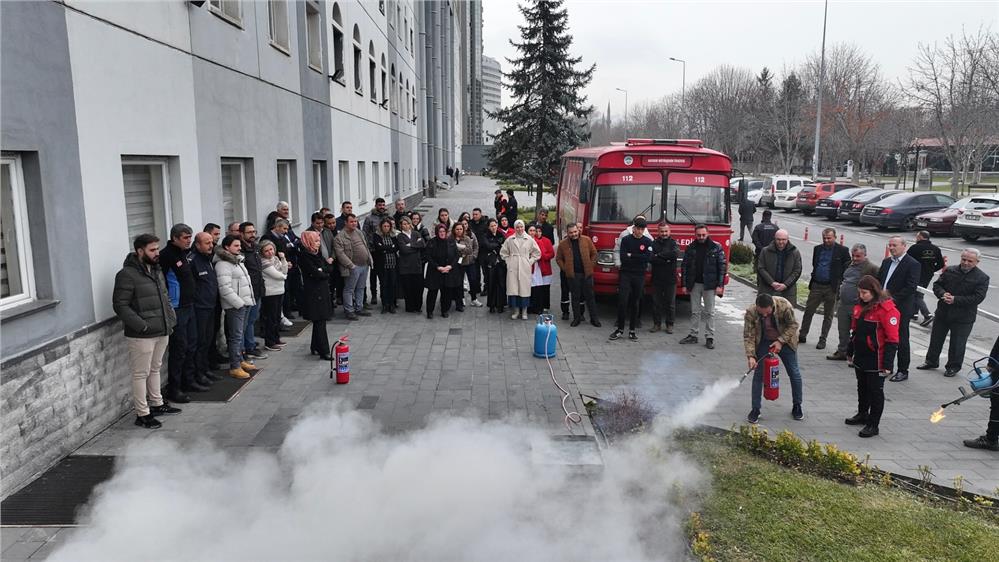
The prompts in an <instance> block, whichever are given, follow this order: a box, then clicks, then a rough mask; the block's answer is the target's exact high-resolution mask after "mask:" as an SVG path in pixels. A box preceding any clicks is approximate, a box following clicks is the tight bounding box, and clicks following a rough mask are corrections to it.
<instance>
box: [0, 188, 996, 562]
mask: <svg viewBox="0 0 999 562" xmlns="http://www.w3.org/2000/svg"><path fill="white" fill-rule="evenodd" d="M494 189H495V185H494V183H493V182H492V181H491V180H488V179H485V178H480V177H476V176H466V177H465V178H463V179H462V182H461V185H460V186H458V187H456V188H455V189H453V190H449V191H442V192H439V193H438V194H437V197H436V198H434V199H427V200H425V201H424V202H423V203H421V204H420V205H419V206H418V208H419V209H420V210H427V211H429V212H428V213H427V220H428V221H429V220H431V219H432V218H433V217H434V216H435V215H436V209H437V208H438V207H442V206H444V207H448V208H449V209H450V210H451V214H452V216H457V215H458V214H459V212H460V211H462V210H471V209H472V208H473V207H481V208H482V209H483V210H484V211H485V212H486V213H487V214H490V213H491V212H492V197H493V196H492V193H493V191H494ZM549 197H550V196H549ZM529 199H530V198H528V197H527V196H526V195H525V197H524V198H523V200H522V201H521V206H522V207H526V206H529V205H531V204H532V201H531V200H529ZM547 203H548V201H546V204H547ZM557 279H558V278H557V276H556V286H553V288H552V295H553V298H552V301H553V302H557V301H558V286H557ZM754 298H755V291H754V290H752V289H750V288H748V287H746V286H744V285H741V284H739V283H737V282H733V283H732V284H730V285H729V289H728V291H727V293H726V295H725V297H724V298H723V299H720V300H719V301H718V305H717V326H716V331H717V333H716V343H717V348H716V349H715V350H713V351H711V350H707V349H706V348H704V347H703V345H692V346H681V345H678V344H677V341H679V339H680V338H682V337H683V336H684V335H685V329H686V328H687V326H688V324H689V305H687V303H686V302H683V301H681V303H680V307H679V319H678V323H677V331H676V333H675V334H672V335H665V334H664V333H657V334H649V333H648V332H647V328H649V327H650V326H649V320H648V318H647V317H646V319H645V322H646V323H645V329H646V330H643V331H642V332H640V335H639V341H638V342H637V343H636V342H629V341H627V340H626V339H625V340H619V341H616V342H609V341H608V340H607V336H608V335H609V334H610V332H611V330H612V329H613V326H612V324H613V317H614V304H613V302H611V301H602V302H601V303H600V304H599V305H598V307H599V310H598V313H599V315H600V318H601V320H602V321H603V323H604V326H603V327H602V328H594V327H591V326H589V325H588V324H587V323H584V324H583V325H581V326H580V327H577V328H570V327H569V326H568V323H567V322H560V323H559V344H560V349H559V353H558V357H557V358H556V359H555V360H554V361H553V365H554V369H555V372H556V374H557V376H558V377H559V380H560V382H562V384H563V386H566V387H567V389H568V390H569V391H570V394H571V396H570V400H569V405H570V410H578V411H581V412H582V411H583V403H582V399H581V398H580V394H581V393H582V394H588V395H594V396H601V397H613V396H614V395H615V394H616V393H618V392H620V391H621V390H623V389H634V390H636V391H638V392H639V393H640V394H641V395H642V396H644V397H645V398H646V399H648V400H649V401H650V402H652V403H653V404H654V405H656V406H657V407H659V408H660V409H662V410H663V411H667V412H668V411H671V410H672V409H674V408H676V407H677V406H679V405H680V404H682V403H683V402H685V401H687V400H689V399H690V398H692V397H694V396H696V395H698V394H699V393H700V392H701V391H702V390H703V389H704V388H705V387H707V386H708V385H710V384H711V383H712V382H714V381H716V380H718V379H721V378H724V377H733V376H739V375H740V374H741V373H742V372H744V371H745V369H746V365H745V358H744V357H743V352H742V343H741V337H742V313H743V312H742V311H743V310H744V309H745V307H746V306H748V305H749V303H751V302H752V300H753V299H754ZM799 314H800V312H799ZM328 330H329V334H330V338H331V340H332V339H334V338H335V337H338V336H340V335H341V334H343V333H348V334H349V335H350V341H351V344H350V345H351V371H352V378H351V382H350V384H348V385H336V384H334V382H333V381H331V380H330V378H329V363H326V362H322V361H318V360H316V359H315V358H314V357H311V356H309V355H308V353H307V351H308V341H309V332H308V331H307V330H306V332H305V333H303V334H302V335H300V336H298V337H296V338H288V341H289V345H288V346H287V348H286V349H285V351H282V352H280V353H273V354H271V357H270V358H268V359H267V360H264V361H261V362H260V365H261V366H262V367H264V368H265V369H264V370H263V371H262V372H261V373H260V374H259V375H258V376H257V377H256V378H255V379H254V380H253V381H251V382H250V383H249V384H247V385H246V386H245V387H244V389H243V390H242V392H241V393H240V394H239V395H238V396H237V397H236V399H234V400H233V401H232V402H229V403H225V404H222V403H200V404H186V405H184V413H183V414H181V415H179V416H172V417H169V418H164V419H163V428H162V429H160V430H157V431H148V430H143V429H140V428H137V427H136V426H135V425H133V423H132V422H133V418H132V416H131V415H129V416H125V417H124V418H122V419H121V420H120V421H119V422H118V423H116V424H114V425H113V426H111V427H110V428H108V429H107V430H105V431H104V432H102V433H101V434H99V435H98V436H96V437H94V438H93V439H92V440H90V441H89V442H88V443H86V444H85V445H84V446H82V447H81V448H80V449H79V450H78V451H76V453H75V454H91V455H117V454H120V453H121V452H122V451H123V450H124V448H125V446H126V444H127V443H129V442H130V441H134V440H142V439H147V438H149V437H151V436H153V435H156V436H158V437H164V436H165V437H168V438H171V439H176V440H179V441H183V442H189V441H192V440H194V439H198V438H207V439H210V440H211V441H212V442H214V443H215V444H216V445H217V446H219V447H222V448H225V449H228V450H232V451H234V452H238V451H239V450H244V451H248V450H254V449H262V450H276V449H277V447H278V446H279V445H280V443H281V441H282V440H283V438H284V436H285V434H286V433H287V431H288V429H289V428H290V427H291V426H292V425H293V424H294V422H295V419H296V417H298V416H299V415H301V414H302V412H303V411H304V410H306V409H307V408H308V407H309V405H310V404H312V403H314V402H316V401H323V400H327V399H330V398H343V399H345V400H347V401H349V402H350V403H352V404H355V407H357V408H358V409H363V410H366V411H367V412H369V413H370V414H371V415H372V416H373V417H374V418H375V419H376V420H378V421H379V422H380V423H381V424H382V425H383V427H384V428H385V430H386V431H390V432H401V431H409V430H413V429H416V428H419V427H422V426H424V425H425V424H426V422H427V420H428V418H429V417H430V416H433V415H448V414H472V415H477V416H480V417H482V418H501V417H504V416H508V415H514V416H523V417H524V418H526V419H528V420H530V421H532V422H534V423H537V424H539V425H541V426H543V427H546V428H548V429H549V431H550V432H551V433H552V434H553V435H559V434H566V433H568V432H567V430H566V428H565V426H564V422H563V418H564V413H563V411H562V407H561V398H562V396H561V394H560V393H559V392H558V390H557V389H556V388H555V387H554V386H553V385H552V383H551V380H550V374H549V370H548V365H547V363H546V362H545V361H544V360H543V359H538V358H536V357H534V356H533V355H532V350H533V330H534V322H532V321H522V320H511V319H510V318H509V316H508V315H497V314H489V313H488V310H487V309H485V308H473V307H470V306H466V308H465V311H464V312H462V313H457V312H453V313H452V314H451V317H450V318H448V319H442V318H439V317H437V318H435V319H433V320H427V319H426V318H425V317H424V316H423V315H421V314H407V313H405V312H400V313H398V314H395V315H381V314H378V313H375V314H374V315H373V316H372V317H370V318H364V319H362V320H361V321H360V322H353V323H348V322H346V321H344V320H343V319H342V314H341V313H340V311H338V313H337V317H336V318H335V319H334V320H332V321H331V322H330V323H329V325H328ZM833 337H835V336H833ZM927 339H928V337H927V334H926V333H925V331H919V330H914V331H913V335H912V344H913V350H914V354H915V357H921V354H922V353H923V352H924V351H925V347H926V343H927ZM826 353H827V352H826V351H817V350H815V349H814V345H813V344H808V345H805V346H803V348H802V349H801V350H800V355H799V357H800V362H801V369H802V372H803V377H804V398H805V401H804V411H805V416H806V417H805V419H804V420H803V421H798V422H796V421H794V420H792V419H791V417H790V409H791V402H790V392H789V390H790V389H789V387H787V386H785V388H784V389H783V391H782V393H781V397H780V399H779V400H778V401H777V402H775V403H769V402H768V403H765V404H764V409H763V415H762V418H761V425H762V426H763V427H766V428H767V429H769V430H771V432H772V433H776V432H777V431H780V430H782V429H785V428H787V429H791V430H792V431H794V432H795V433H797V434H798V435H800V436H802V437H803V438H809V439H810V438H815V439H818V440H820V441H822V442H831V443H836V444H838V445H839V446H840V447H841V448H844V449H847V450H850V451H853V452H855V453H857V454H858V455H860V456H861V458H863V457H864V456H866V455H868V454H870V458H871V462H872V463H873V464H876V465H878V466H880V467H881V468H884V469H887V470H891V471H894V472H898V473H901V474H907V475H916V474H917V468H918V467H919V466H928V467H930V469H931V470H932V471H933V473H934V474H935V481H936V482H937V483H941V484H950V483H951V481H952V478H953V477H955V476H957V475H961V476H963V477H965V479H966V480H965V487H966V489H968V490H974V491H979V492H985V493H994V490H995V489H996V487H997V486H999V454H996V453H992V452H988V451H976V450H971V449H966V448H964V447H963V446H961V439H964V438H969V437H975V436H977V435H979V434H981V433H982V432H984V425H985V420H986V419H987V412H988V402H987V401H986V400H981V399H975V400H972V401H969V402H967V403H965V404H963V405H961V406H957V407H953V408H950V409H948V412H947V418H946V419H945V420H944V421H943V422H941V423H940V424H937V425H933V424H930V422H929V421H928V417H929V414H930V413H931V412H932V411H933V410H934V409H936V407H937V406H938V405H939V404H940V403H941V402H944V401H946V400H949V399H952V398H955V397H957V384H958V382H959V379H944V378H943V377H942V376H941V375H940V374H939V373H934V374H925V373H923V372H919V371H913V372H914V373H915V374H914V375H913V376H912V377H911V378H910V380H909V381H908V382H905V383H888V385H887V386H886V393H887V395H888V400H889V402H888V403H887V405H886V409H885V415H884V419H883V422H882V426H881V435H880V436H879V437H875V438H873V439H868V440H864V439H860V438H859V437H857V435H856V429H855V428H852V427H849V426H846V425H844V424H843V418H845V417H847V416H850V415H852V414H853V413H854V408H855V407H856V386H855V379H854V376H853V373H852V371H850V370H848V369H847V368H846V366H845V364H844V363H841V362H836V363H834V362H831V361H826V360H825V359H824V356H825V354H826ZM970 359H971V358H969V360H970ZM916 364H918V359H914V360H913V365H916ZM783 382H786V377H785V380H784V381H783ZM748 411H749V380H748V379H747V381H746V382H745V383H744V384H743V386H742V387H740V388H738V389H736V391H734V392H732V393H731V394H729V395H728V396H727V397H725V398H724V399H723V400H722V402H721V403H720V405H719V406H718V408H716V409H715V411H713V412H711V413H710V414H708V415H707V416H705V418H704V420H703V421H704V422H705V423H708V424H711V425H715V426H718V427H722V428H730V427H732V426H734V425H738V424H741V423H744V420H745V415H746V414H747V413H748ZM575 431H576V433H577V434H585V435H593V429H592V427H591V426H590V425H589V422H588V420H586V419H585V418H584V422H583V424H582V426H580V427H578V428H576V429H575ZM68 532H71V530H70V529H58V528H55V529H52V528H45V529H42V528H16V529H15V528H4V529H2V537H0V539H2V549H3V550H2V558H3V560H11V561H19V560H28V559H30V560H38V559H44V558H45V557H46V556H47V555H48V554H49V553H50V552H51V551H52V549H53V548H55V547H56V546H58V544H60V542H61V541H62V540H65V537H66V534H67V533H68Z"/></svg>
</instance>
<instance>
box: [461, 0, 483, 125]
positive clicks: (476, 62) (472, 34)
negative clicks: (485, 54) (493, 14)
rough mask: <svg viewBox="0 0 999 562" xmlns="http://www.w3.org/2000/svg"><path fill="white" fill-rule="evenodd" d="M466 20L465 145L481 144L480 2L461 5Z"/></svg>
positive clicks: (472, 0) (470, 1) (470, 0)
mask: <svg viewBox="0 0 999 562" xmlns="http://www.w3.org/2000/svg"><path fill="white" fill-rule="evenodd" d="M463 4H464V6H465V10H466V14H467V19H468V34H467V37H468V41H467V45H466V46H465V48H463V49H462V52H463V54H464V57H463V58H462V71H463V75H464V78H465V91H466V93H467V95H466V96H465V107H464V114H463V115H462V120H463V122H464V124H465V127H464V131H465V138H464V142H465V144H482V141H483V138H482V0H469V1H468V2H464V3H463Z"/></svg>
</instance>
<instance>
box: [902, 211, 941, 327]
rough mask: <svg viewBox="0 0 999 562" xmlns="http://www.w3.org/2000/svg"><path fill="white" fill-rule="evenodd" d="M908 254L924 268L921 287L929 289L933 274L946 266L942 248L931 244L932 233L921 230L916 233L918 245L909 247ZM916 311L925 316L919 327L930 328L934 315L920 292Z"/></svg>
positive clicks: (921, 273)
mask: <svg viewBox="0 0 999 562" xmlns="http://www.w3.org/2000/svg"><path fill="white" fill-rule="evenodd" d="M906 253H907V254H909V255H910V256H912V257H914V258H916V261H918V262H919V266H920V267H921V268H922V269H921V270H920V273H919V286H920V287H928V286H929V285H930V281H932V280H933V274H934V273H936V272H938V271H940V270H941V269H943V267H944V265H945V263H944V258H943V253H941V252H940V248H938V247H937V246H936V245H935V244H933V243H932V242H930V233H929V231H927V230H920V231H919V232H917V233H916V243H915V244H913V245H912V246H911V247H909V251H907V252H906ZM916 309H917V310H918V311H919V312H921V313H922V314H923V321H922V322H920V323H919V325H920V326H929V325H930V322H933V314H931V313H930V309H929V308H928V307H927V306H926V300H925V299H923V292H922V291H918V290H917V291H916ZM913 316H915V315H913ZM913 320H915V318H913Z"/></svg>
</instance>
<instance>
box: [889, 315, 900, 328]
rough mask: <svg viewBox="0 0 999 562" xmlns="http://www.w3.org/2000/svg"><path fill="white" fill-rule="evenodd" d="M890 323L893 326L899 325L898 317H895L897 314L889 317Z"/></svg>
mask: <svg viewBox="0 0 999 562" xmlns="http://www.w3.org/2000/svg"><path fill="white" fill-rule="evenodd" d="M888 323H889V324H891V325H892V326H897V325H898V318H897V317H895V316H892V317H891V318H889V319H888Z"/></svg>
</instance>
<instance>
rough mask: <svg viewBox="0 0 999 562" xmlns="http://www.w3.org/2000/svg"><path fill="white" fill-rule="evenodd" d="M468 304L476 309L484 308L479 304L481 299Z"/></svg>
mask: <svg viewBox="0 0 999 562" xmlns="http://www.w3.org/2000/svg"><path fill="white" fill-rule="evenodd" d="M468 304H470V305H472V306H474V307H476V308H479V307H481V306H482V303H481V302H479V299H472V302H470V303H468Z"/></svg>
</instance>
